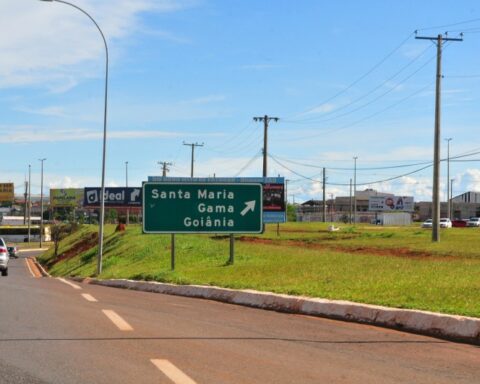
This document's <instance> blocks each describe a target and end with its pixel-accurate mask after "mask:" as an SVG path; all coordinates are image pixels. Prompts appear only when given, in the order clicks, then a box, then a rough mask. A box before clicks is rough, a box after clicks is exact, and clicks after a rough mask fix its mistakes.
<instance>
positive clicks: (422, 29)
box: [417, 18, 480, 31]
mask: <svg viewBox="0 0 480 384" xmlns="http://www.w3.org/2000/svg"><path fill="white" fill-rule="evenodd" d="M477 21H480V18H476V19H470V20H463V21H459V22H456V23H452V24H444V25H436V26H434V27H427V28H420V29H417V31H428V30H431V29H444V28H448V27H455V26H457V25H462V24H470V23H474V22H477Z"/></svg>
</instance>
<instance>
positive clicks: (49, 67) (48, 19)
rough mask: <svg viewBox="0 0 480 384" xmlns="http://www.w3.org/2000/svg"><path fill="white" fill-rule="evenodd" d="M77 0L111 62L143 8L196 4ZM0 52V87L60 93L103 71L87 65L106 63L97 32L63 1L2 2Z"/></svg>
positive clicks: (176, 0)
mask: <svg viewBox="0 0 480 384" xmlns="http://www.w3.org/2000/svg"><path fill="white" fill-rule="evenodd" d="M75 4H76V5H78V6H79V7H81V8H82V9H84V10H85V11H86V12H88V13H89V14H90V15H91V16H92V17H93V18H94V19H95V20H96V22H97V23H98V24H99V25H100V27H101V28H102V30H103V33H104V35H105V37H106V39H107V42H108V45H109V50H110V53H111V55H110V57H111V59H112V61H114V60H115V58H116V57H117V56H118V55H119V52H121V51H122V49H121V47H120V46H119V45H120V44H119V42H120V41H121V40H124V39H125V38H127V37H128V36H131V35H133V34H135V33H137V32H139V31H140V30H141V28H142V26H141V21H140V19H139V15H140V14H141V13H142V12H146V11H154V12H175V11H179V10H181V9H184V8H186V7H191V6H193V5H195V4H196V2H195V1H188V0H187V1H185V0H135V1H129V0H103V1H101V2H99V1H94V0H78V1H76V2H75ZM163 33H164V35H167V34H168V33H169V32H167V31H163ZM172 37H173V35H170V36H169V38H170V39H172ZM0 52H2V57H1V60H0V87H13V86H27V85H42V86H47V87H48V88H49V89H50V90H51V91H53V92H62V91H65V90H68V89H69V88H71V87H73V86H75V85H76V84H77V83H78V82H79V81H81V80H82V79H84V78H88V77H89V76H90V74H91V73H98V76H102V75H103V71H101V70H99V69H97V70H96V71H92V69H91V65H96V66H103V65H104V57H105V50H104V46H103V41H102V39H101V37H100V35H99V33H98V30H96V28H95V26H94V25H93V24H92V22H91V21H90V20H88V18H87V17H86V16H85V15H82V14H81V12H79V11H77V10H75V9H73V8H72V7H69V6H66V5H64V4H61V3H55V2H52V3H48V2H41V1H32V0H15V1H2V2H1V3H0ZM72 67H74V68H72ZM72 73H73V74H74V75H72Z"/></svg>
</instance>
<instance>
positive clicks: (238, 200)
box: [143, 182, 263, 233]
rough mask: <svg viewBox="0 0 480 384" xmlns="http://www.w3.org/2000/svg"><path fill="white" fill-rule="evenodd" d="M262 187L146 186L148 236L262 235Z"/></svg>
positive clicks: (228, 185) (145, 184) (255, 184)
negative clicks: (150, 234)
mask: <svg viewBox="0 0 480 384" xmlns="http://www.w3.org/2000/svg"><path fill="white" fill-rule="evenodd" d="M262 204H263V191H262V184H260V183H185V182H182V183H169V182H145V183H143V232H144V233H260V232H262V229H263V222H262V216H263V206H262Z"/></svg>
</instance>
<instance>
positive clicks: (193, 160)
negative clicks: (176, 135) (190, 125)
mask: <svg viewBox="0 0 480 384" xmlns="http://www.w3.org/2000/svg"><path fill="white" fill-rule="evenodd" d="M183 145H188V146H190V147H192V163H191V168H190V177H193V163H194V162H195V147H203V145H204V143H202V144H198V143H185V142H183Z"/></svg>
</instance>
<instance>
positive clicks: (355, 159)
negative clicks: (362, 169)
mask: <svg viewBox="0 0 480 384" xmlns="http://www.w3.org/2000/svg"><path fill="white" fill-rule="evenodd" d="M357 159H358V156H354V157H353V161H354V165H353V225H355V224H356V223H357Z"/></svg>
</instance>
